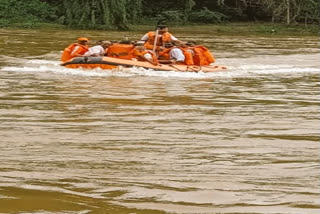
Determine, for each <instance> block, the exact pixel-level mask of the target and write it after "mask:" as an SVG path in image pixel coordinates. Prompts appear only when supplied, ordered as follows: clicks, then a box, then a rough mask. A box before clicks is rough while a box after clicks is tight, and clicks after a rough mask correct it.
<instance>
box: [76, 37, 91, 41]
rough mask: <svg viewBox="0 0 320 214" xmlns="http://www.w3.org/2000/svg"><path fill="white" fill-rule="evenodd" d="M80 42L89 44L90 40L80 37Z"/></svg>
mask: <svg viewBox="0 0 320 214" xmlns="http://www.w3.org/2000/svg"><path fill="white" fill-rule="evenodd" d="M78 42H89V39H88V38H85V37H80V38H78Z"/></svg>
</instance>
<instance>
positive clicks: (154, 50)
mask: <svg viewBox="0 0 320 214" xmlns="http://www.w3.org/2000/svg"><path fill="white" fill-rule="evenodd" d="M158 37H159V28H158V26H157V30H156V36H155V38H154V42H153V49H152V51H153V52H154V53H156V47H157V41H158Z"/></svg>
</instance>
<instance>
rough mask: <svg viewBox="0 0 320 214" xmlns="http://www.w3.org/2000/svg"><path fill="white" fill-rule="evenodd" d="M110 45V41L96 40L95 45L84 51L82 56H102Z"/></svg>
mask: <svg viewBox="0 0 320 214" xmlns="http://www.w3.org/2000/svg"><path fill="white" fill-rule="evenodd" d="M110 45H111V42H109V41H103V40H100V41H98V42H97V45H95V46H93V47H91V48H89V50H88V51H87V52H86V53H84V56H93V57H99V56H104V55H105V53H106V52H107V51H108V47H109V46H110Z"/></svg>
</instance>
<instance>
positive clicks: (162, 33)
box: [140, 25, 178, 51]
mask: <svg viewBox="0 0 320 214" xmlns="http://www.w3.org/2000/svg"><path fill="white" fill-rule="evenodd" d="M157 31H158V35H157V33H156V32H154V31H150V32H148V33H146V34H145V35H144V36H142V38H141V39H140V41H143V42H145V44H144V46H145V47H146V49H149V50H153V49H154V43H155V39H156V36H157V41H156V48H155V50H156V51H159V50H160V51H161V50H163V48H164V44H165V43H166V42H172V41H178V39H177V38H176V37H174V36H173V35H172V34H171V33H169V32H168V31H169V29H168V28H167V27H166V26H165V25H159V26H158V27H157Z"/></svg>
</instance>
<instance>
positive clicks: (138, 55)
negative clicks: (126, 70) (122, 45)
mask: <svg viewBox="0 0 320 214" xmlns="http://www.w3.org/2000/svg"><path fill="white" fill-rule="evenodd" d="M143 44H144V43H143V42H137V43H136V44H135V49H134V50H133V53H132V54H133V56H134V57H135V58H133V59H136V60H139V61H147V62H149V63H151V64H153V65H159V62H158V59H157V56H156V54H155V53H154V52H152V51H150V50H146V48H145V47H144V46H143Z"/></svg>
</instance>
